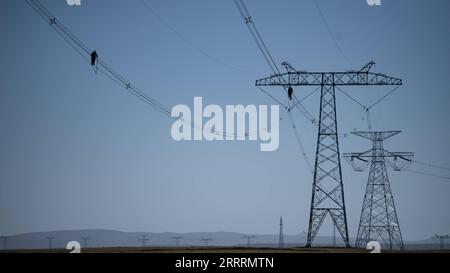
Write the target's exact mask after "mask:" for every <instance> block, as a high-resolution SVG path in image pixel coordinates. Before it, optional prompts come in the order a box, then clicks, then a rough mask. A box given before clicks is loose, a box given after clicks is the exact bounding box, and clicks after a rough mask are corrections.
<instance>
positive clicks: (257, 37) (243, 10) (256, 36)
mask: <svg viewBox="0 0 450 273" xmlns="http://www.w3.org/2000/svg"><path fill="white" fill-rule="evenodd" d="M234 4H235V5H236V8H237V9H238V11H239V13H240V14H241V16H242V18H243V20H244V22H245V25H246V26H247V28H248V30H249V31H250V34H251V35H252V37H253V40H254V41H255V43H256V45H257V46H258V48H259V50H260V52H261V54H262V55H263V57H264V59H265V60H266V63H267V65H268V66H269V67H270V69H271V70H272V73H274V74H275V75H280V74H281V73H280V70H279V68H278V66H277V64H276V63H275V61H274V58H273V56H272V54H271V53H270V51H269V49H268V47H267V45H266V43H265V42H264V40H263V39H262V36H261V33H260V32H259V31H258V29H257V27H256V24H255V23H254V21H253V18H252V16H251V15H250V12H249V11H248V9H247V7H246V5H245V3H244V1H243V0H234ZM279 80H281V81H283V82H285V79H284V78H283V77H281V76H280V77H279ZM283 88H284V91H285V92H286V93H287V90H286V89H287V87H286V86H283ZM260 91H262V92H263V93H265V94H266V95H268V96H269V97H270V98H271V99H273V100H275V101H277V102H279V100H278V99H276V98H275V97H273V96H272V95H270V94H268V92H266V91H265V90H264V89H261V88H260ZM294 98H295V99H296V100H297V103H296V106H298V107H300V108H301V110H300V109H298V108H297V109H298V110H299V111H300V112H301V113H302V114H303V115H305V117H307V118H308V119H309V120H310V121H312V122H314V118H313V117H312V115H311V114H310V113H309V112H308V111H307V110H306V108H304V106H303V105H302V104H301V102H300V101H299V100H298V99H297V97H295V95H294ZM279 103H280V104H281V105H283V106H284V107H285V109H286V110H288V114H289V116H290V118H289V121H290V123H291V126H292V128H293V131H294V135H295V138H296V140H297V142H298V145H299V147H300V149H301V152H302V155H303V156H304V158H305V161H306V162H307V166H308V168H310V166H311V163H310V162H309V160H308V158H307V157H306V153H305V151H304V148H303V144H302V142H301V139H300V134H299V132H298V130H297V127H296V125H295V123H294V120H293V117H292V114H291V113H290V108H292V107H286V105H285V104H283V103H281V102H279Z"/></svg>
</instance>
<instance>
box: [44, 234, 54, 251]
mask: <svg viewBox="0 0 450 273" xmlns="http://www.w3.org/2000/svg"><path fill="white" fill-rule="evenodd" d="M45 238H46V239H47V240H48V249H53V240H54V239H55V237H54V236H47V237H45Z"/></svg>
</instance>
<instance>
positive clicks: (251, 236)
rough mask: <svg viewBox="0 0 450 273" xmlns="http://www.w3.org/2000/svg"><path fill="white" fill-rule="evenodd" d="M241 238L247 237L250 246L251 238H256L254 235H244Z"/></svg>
mask: <svg viewBox="0 0 450 273" xmlns="http://www.w3.org/2000/svg"><path fill="white" fill-rule="evenodd" d="M241 238H246V239H247V247H250V245H251V244H250V240H251V239H253V238H256V237H255V236H254V235H243V236H242V237H241Z"/></svg>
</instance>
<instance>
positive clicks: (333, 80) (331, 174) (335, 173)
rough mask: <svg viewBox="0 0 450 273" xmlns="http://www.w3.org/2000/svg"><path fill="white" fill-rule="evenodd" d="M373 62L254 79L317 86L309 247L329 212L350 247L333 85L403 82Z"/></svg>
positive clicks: (260, 82) (271, 83) (263, 83)
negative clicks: (350, 68)
mask: <svg viewBox="0 0 450 273" xmlns="http://www.w3.org/2000/svg"><path fill="white" fill-rule="evenodd" d="M373 65H374V62H369V63H368V64H367V65H365V66H364V67H363V68H362V69H361V70H359V71H347V72H305V71H294V70H293V69H289V70H288V72H286V73H282V74H276V75H272V76H270V77H266V78H263V79H260V80H257V81H256V86H283V87H288V86H320V87H321V95H320V112H319V130H318V136H317V147H316V158H315V165H314V178H313V186H312V198H311V210H310V218H309V228H308V240H307V245H306V246H307V247H310V246H311V244H312V242H313V241H314V238H315V237H316V235H317V233H318V231H319V229H320V227H321V226H322V223H323V221H324V220H325V218H326V216H327V215H329V216H330V217H331V220H332V222H333V224H334V225H335V227H336V228H337V230H338V232H339V234H340V235H341V237H342V239H343V241H344V242H345V245H346V246H347V247H350V243H349V236H348V229H347V216H346V211H345V199H344V185H343V181H342V170H341V161H340V153H339V139H338V129H337V113H336V94H335V87H336V86H381V85H402V80H401V79H397V78H393V77H389V76H386V75H384V74H380V73H373V72H370V70H371V68H372V66H373Z"/></svg>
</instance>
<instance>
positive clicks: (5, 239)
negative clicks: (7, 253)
mask: <svg viewBox="0 0 450 273" xmlns="http://www.w3.org/2000/svg"><path fill="white" fill-rule="evenodd" d="M9 237H10V236H1V237H0V238H1V239H2V240H3V250H8V240H9Z"/></svg>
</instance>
